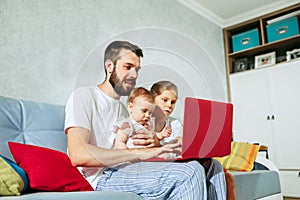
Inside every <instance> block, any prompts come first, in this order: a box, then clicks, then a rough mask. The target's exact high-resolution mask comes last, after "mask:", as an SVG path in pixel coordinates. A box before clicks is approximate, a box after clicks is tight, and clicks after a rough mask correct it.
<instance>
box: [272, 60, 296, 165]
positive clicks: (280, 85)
mask: <svg viewBox="0 0 300 200" xmlns="http://www.w3.org/2000/svg"><path fill="white" fill-rule="evenodd" d="M270 69H271V68H270ZM269 73H270V79H269V80H270V86H271V91H272V102H273V112H272V115H273V114H274V117H275V119H274V120H272V124H273V125H272V126H273V131H274V136H275V146H276V148H275V153H276V161H277V162H276V164H277V167H278V168H279V169H298V170H299V169H300V155H299V153H300V61H293V62H290V63H284V64H280V65H277V66H276V67H274V68H272V70H270V71H269Z"/></svg>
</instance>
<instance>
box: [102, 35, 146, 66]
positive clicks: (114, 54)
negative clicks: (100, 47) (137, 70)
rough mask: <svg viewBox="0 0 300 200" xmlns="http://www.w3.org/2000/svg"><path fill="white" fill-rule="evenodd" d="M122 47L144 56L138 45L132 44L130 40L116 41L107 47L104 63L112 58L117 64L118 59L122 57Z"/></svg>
mask: <svg viewBox="0 0 300 200" xmlns="http://www.w3.org/2000/svg"><path fill="white" fill-rule="evenodd" d="M122 49H126V50H130V51H132V52H133V53H134V54H135V55H136V56H138V57H143V51H142V49H140V48H139V47H138V46H137V45H134V44H131V43H130V42H127V41H114V42H112V43H110V44H109V45H108V46H107V47H106V49H105V52H104V64H105V62H106V61H107V60H111V61H112V62H113V63H114V65H115V64H116V63H117V60H118V59H119V58H120V55H119V54H120V51H121V50H122ZM104 68H105V66H104ZM105 70H106V68H105Z"/></svg>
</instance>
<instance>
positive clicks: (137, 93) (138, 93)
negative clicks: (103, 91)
mask: <svg viewBox="0 0 300 200" xmlns="http://www.w3.org/2000/svg"><path fill="white" fill-rule="evenodd" d="M137 97H144V98H145V99H147V101H149V102H151V103H154V97H153V96H152V94H151V92H150V91H149V90H147V89H146V88H143V87H137V88H134V89H133V90H132V91H131V92H130V94H129V96H128V103H133V101H134V100H135V98H137Z"/></svg>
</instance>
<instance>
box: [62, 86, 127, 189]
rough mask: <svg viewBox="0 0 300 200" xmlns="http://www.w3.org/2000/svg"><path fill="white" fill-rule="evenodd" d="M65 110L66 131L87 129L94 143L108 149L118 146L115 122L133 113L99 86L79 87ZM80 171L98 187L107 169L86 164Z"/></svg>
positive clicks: (91, 141)
mask: <svg viewBox="0 0 300 200" xmlns="http://www.w3.org/2000/svg"><path fill="white" fill-rule="evenodd" d="M65 112H66V118H65V131H66V130H67V129H68V128H70V127H82V128H85V129H87V130H89V131H90V132H91V137H90V141H89V143H90V144H93V145H95V146H99V147H103V148H108V149H112V148H114V139H115V135H114V134H113V124H114V122H116V121H117V119H118V118H119V117H120V116H123V117H128V116H129V115H128V112H127V109H126V107H125V106H124V104H123V103H122V102H121V101H119V100H116V99H114V98H112V97H109V96H107V95H106V94H105V93H103V92H102V91H101V90H100V89H99V88H98V87H96V86H89V87H81V88H77V89H75V90H74V91H73V93H72V94H71V96H70V97H69V99H68V101H67V104H66V109H65ZM103 162H104V163H105V161H103ZM80 170H81V172H82V173H83V175H84V176H85V177H86V178H87V180H88V181H89V182H90V184H91V185H92V186H93V187H94V188H95V186H96V184H97V180H98V178H97V177H99V176H100V175H101V174H102V170H103V168H98V167H97V168H95V167H82V168H81V169H80Z"/></svg>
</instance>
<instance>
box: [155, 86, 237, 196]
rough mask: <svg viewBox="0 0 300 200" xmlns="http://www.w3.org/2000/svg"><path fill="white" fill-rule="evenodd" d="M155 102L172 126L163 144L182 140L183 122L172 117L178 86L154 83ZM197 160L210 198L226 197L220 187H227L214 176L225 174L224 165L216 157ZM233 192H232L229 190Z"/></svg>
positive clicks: (168, 124) (167, 123)
mask: <svg viewBox="0 0 300 200" xmlns="http://www.w3.org/2000/svg"><path fill="white" fill-rule="evenodd" d="M150 91H151V93H152V95H153V97H154V102H155V104H156V105H157V106H158V107H159V108H160V109H161V110H162V111H163V112H164V113H165V114H166V116H167V119H166V126H170V127H171V129H172V133H171V135H170V137H168V138H162V140H161V141H163V142H161V143H162V144H164V143H167V142H170V141H172V140H174V139H177V140H179V142H181V141H182V140H181V139H182V124H181V123H180V121H179V120H177V119H175V118H173V117H171V116H170V115H171V113H172V112H173V110H174V108H175V104H176V101H177V98H178V91H177V87H176V85H175V84H174V83H172V82H170V81H160V82H157V83H154V84H153V85H152V87H151V89H150ZM195 160H197V161H198V162H199V163H200V164H201V165H202V166H203V168H204V170H205V174H206V179H207V192H208V196H209V199H212V200H215V199H216V200H217V199H226V197H225V195H224V194H222V193H221V192H220V191H221V189H220V188H225V185H224V184H225V180H224V182H219V181H217V180H218V179H216V178H214V177H217V176H222V174H224V171H223V167H222V165H221V164H220V163H219V162H218V161H217V160H215V159H211V158H203V159H195ZM229 193H231V194H232V192H230V191H229Z"/></svg>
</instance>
